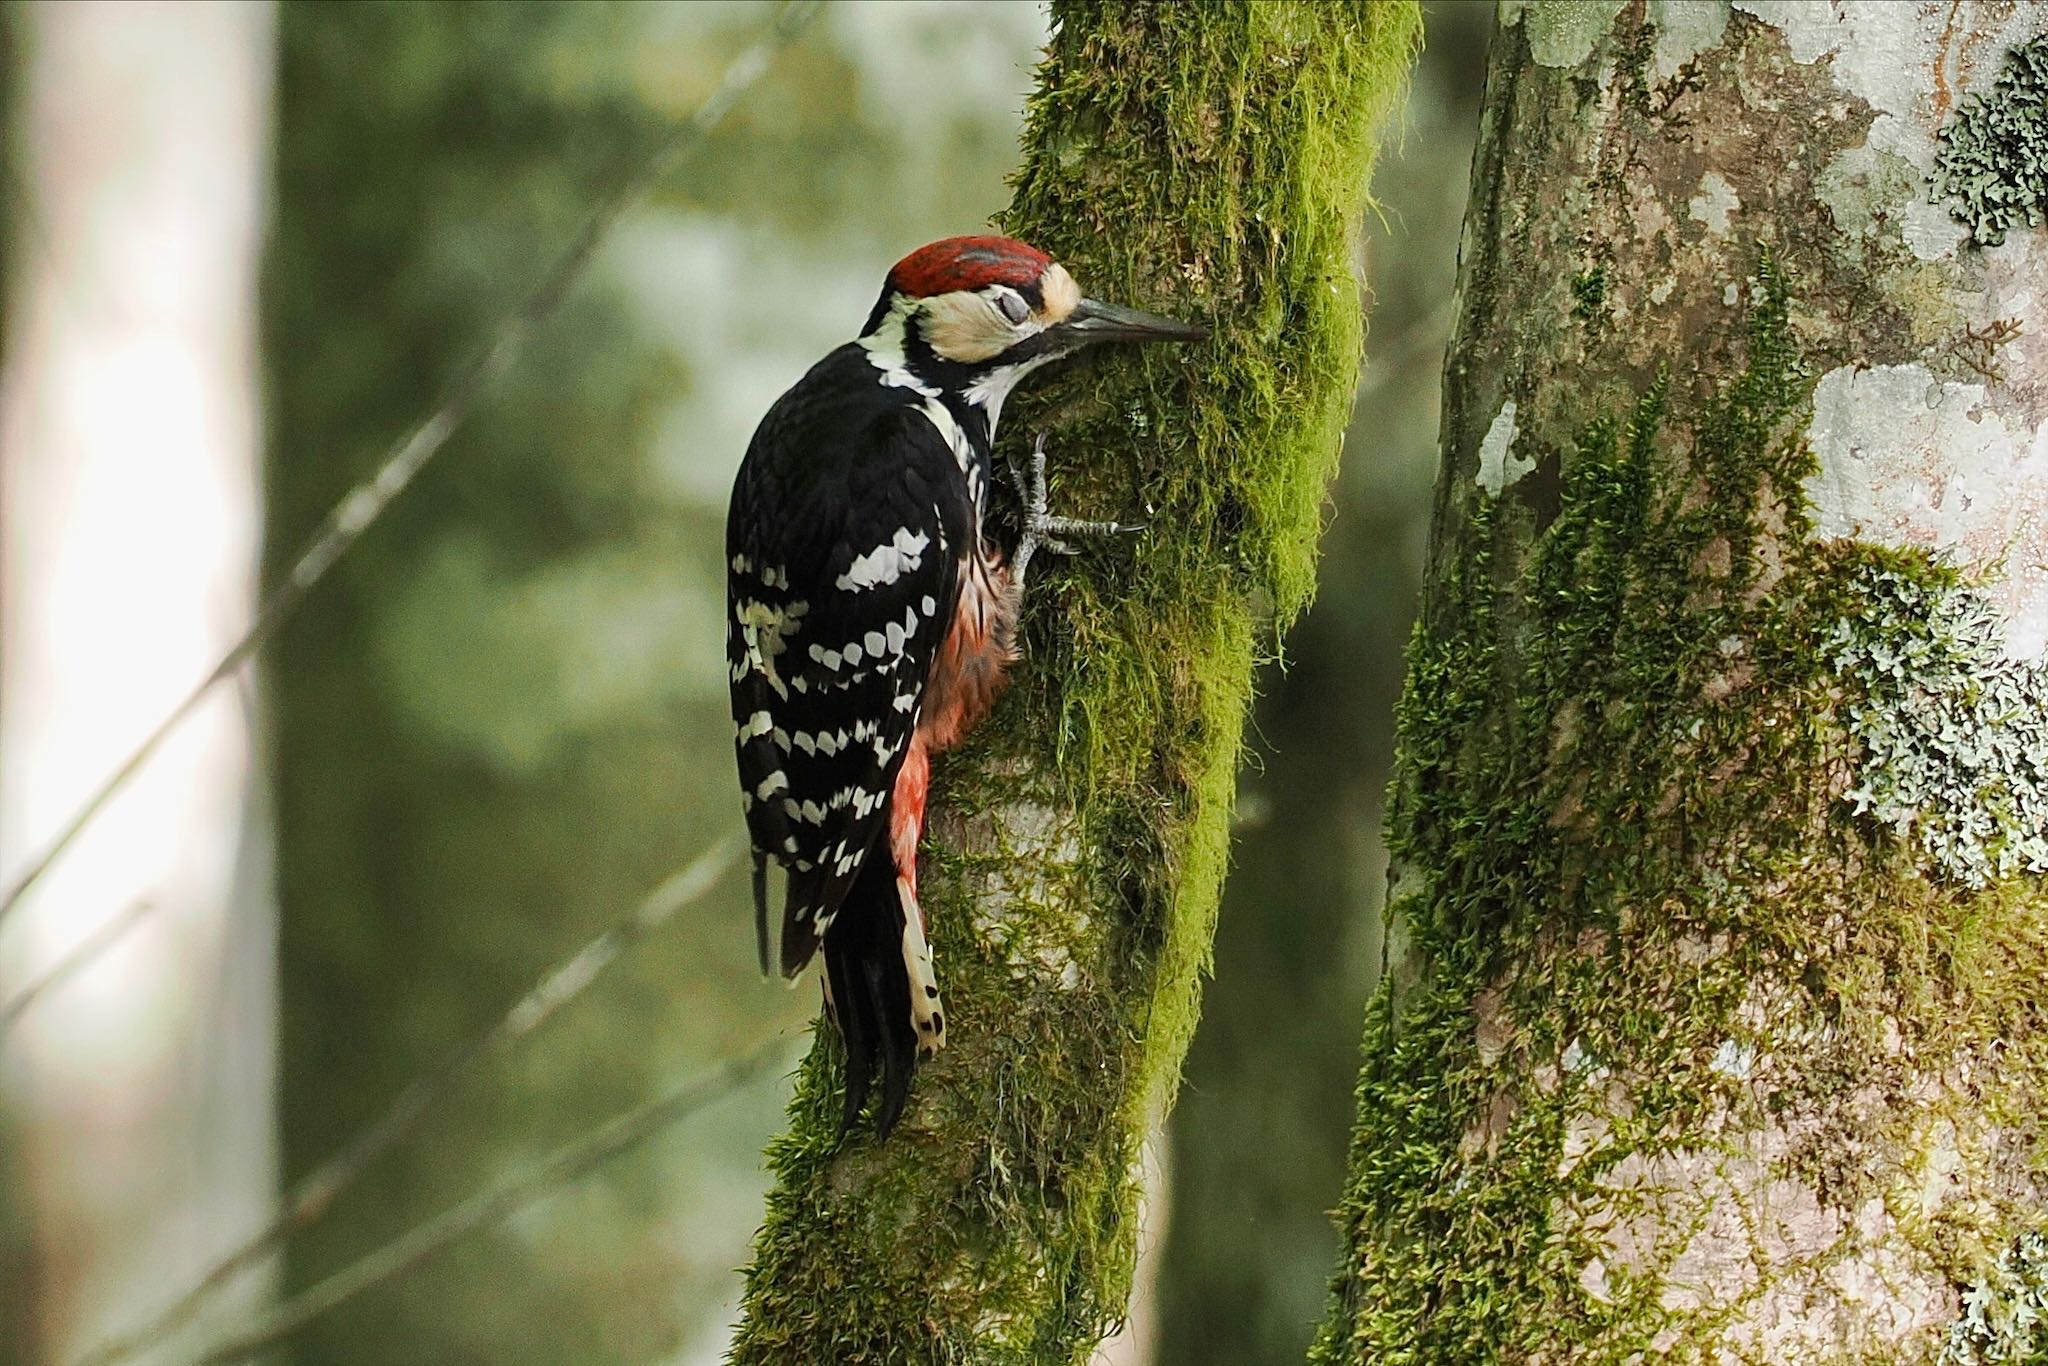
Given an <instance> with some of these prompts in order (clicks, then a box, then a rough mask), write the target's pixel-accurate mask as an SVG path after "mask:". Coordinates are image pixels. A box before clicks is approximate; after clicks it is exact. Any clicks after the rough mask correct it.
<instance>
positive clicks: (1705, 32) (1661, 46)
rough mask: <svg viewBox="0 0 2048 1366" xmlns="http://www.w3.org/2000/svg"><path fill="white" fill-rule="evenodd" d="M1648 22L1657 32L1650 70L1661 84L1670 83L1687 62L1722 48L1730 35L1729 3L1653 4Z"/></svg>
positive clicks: (1657, 0)
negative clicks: (1722, 43) (1666, 81)
mask: <svg viewBox="0 0 2048 1366" xmlns="http://www.w3.org/2000/svg"><path fill="white" fill-rule="evenodd" d="M1649 18H1650V23H1651V24H1652V25H1654V26H1655V28H1656V30H1657V46H1656V49H1655V51H1654V52H1653V53H1652V58H1651V69H1652V70H1653V71H1655V72H1656V75H1657V79H1658V80H1660V81H1662V80H1669V79H1670V78H1671V77H1672V76H1675V75H1677V74H1678V69H1679V68H1680V67H1682V66H1684V65H1685V64H1686V63H1687V62H1689V61H1691V60H1692V59H1693V58H1695V57H1697V56H1699V55H1700V54H1701V53H1702V52H1705V51H1707V50H1708V49H1709V48H1714V47H1719V46H1720V44H1721V36H1722V35H1723V34H1724V33H1726V32H1727V31H1728V0H1650V9H1649Z"/></svg>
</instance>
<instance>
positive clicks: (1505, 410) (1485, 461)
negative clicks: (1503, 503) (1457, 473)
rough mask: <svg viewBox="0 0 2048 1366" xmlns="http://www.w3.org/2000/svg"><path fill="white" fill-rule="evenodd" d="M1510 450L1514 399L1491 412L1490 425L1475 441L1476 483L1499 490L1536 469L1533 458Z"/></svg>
mask: <svg viewBox="0 0 2048 1366" xmlns="http://www.w3.org/2000/svg"><path fill="white" fill-rule="evenodd" d="M1514 449H1515V401H1514V400H1513V399H1509V400H1508V401H1507V402H1506V403H1503V404H1501V406H1500V411H1499V412H1498V413H1496V414H1494V418H1493V422H1492V424H1491V425H1489V426H1488V427H1487V429H1486V435H1485V437H1484V438H1482V439H1481V441H1480V442H1479V473H1478V475H1477V476H1476V477H1477V478H1478V481H1479V486H1480V487H1481V488H1483V489H1485V490H1486V491H1487V492H1488V493H1499V492H1500V491H1501V490H1502V489H1504V488H1506V487H1507V486H1508V485H1510V484H1513V483H1515V482H1517V481H1518V480H1520V479H1521V477H1522V476H1523V475H1525V474H1527V473H1528V472H1529V471H1530V470H1532V469H1535V468H1536V462H1535V461H1534V460H1531V459H1530V458H1529V457H1528V456H1526V455H1516V454H1515V453H1514Z"/></svg>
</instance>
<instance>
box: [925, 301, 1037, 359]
mask: <svg viewBox="0 0 2048 1366" xmlns="http://www.w3.org/2000/svg"><path fill="white" fill-rule="evenodd" d="M924 308H925V322H924V339H925V341H926V342H927V343H929V344H930V346H931V348H932V350H934V351H936V352H938V353H939V354H940V355H941V356H943V357H945V358H946V359H947V360H951V361H959V362H961V363H963V364H966V365H979V364H980V363H981V362H983V361H985V360H987V359H989V357H991V356H994V355H998V354H1000V353H1001V352H1002V351H1003V350H1004V349H1005V348H1007V347H1008V346H1010V345H1011V343H1013V342H1015V341H1016V340H1017V335H1018V334H1017V331H1016V329H1014V328H1012V327H1011V326H1010V325H1009V324H1008V323H1007V322H1005V321H1004V320H1003V319H1001V318H1000V317H998V316H996V314H995V312H994V311H993V310H992V309H990V308H989V306H988V301H987V300H986V299H983V298H982V297H981V296H980V295H978V294H965V293H963V294H942V295H940V296H939V297H938V298H936V299H929V300H926V302H925V306H924Z"/></svg>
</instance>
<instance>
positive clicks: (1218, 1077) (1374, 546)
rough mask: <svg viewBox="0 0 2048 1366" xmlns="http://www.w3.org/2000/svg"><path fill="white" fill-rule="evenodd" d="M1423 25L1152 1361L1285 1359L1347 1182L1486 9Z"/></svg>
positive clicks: (1252, 764)
mask: <svg viewBox="0 0 2048 1366" xmlns="http://www.w3.org/2000/svg"><path fill="white" fill-rule="evenodd" d="M1423 23H1424V36H1423V51H1422V56H1421V58H1420V60H1419V61H1418V62H1417V63H1416V67H1415V74H1414V79H1413V82H1412V89H1411V91H1410V93H1409V95H1408V97H1407V99H1406V100H1405V101H1404V102H1403V105H1402V110H1401V132H1402V136H1401V140H1400V143H1399V145H1398V148H1396V147H1392V146H1390V147H1389V148H1388V149H1387V156H1386V157H1385V158H1383V159H1382V161H1381V163H1380V164H1379V166H1377V167H1376V168H1375V169H1374V171H1373V196H1374V198H1375V199H1376V200H1378V201H1379V203H1380V205H1381V209H1382V212H1381V213H1377V214H1374V215H1371V216H1370V217H1369V218H1368V220H1367V224H1366V228H1367V232H1366V251H1365V259H1366V263H1367V275H1368V278H1369V279H1370V280H1371V282H1372V284H1371V294H1372V303H1371V308H1370V309H1369V310H1368V332H1367V336H1366V373H1365V377H1364V380H1363V382H1362V383H1361V385H1360V388H1359V396H1358V397H1357V398H1356V399H1354V401H1353V406H1352V413H1351V426H1350V429H1349V430H1348V431H1347V432H1346V434H1345V449H1346V451H1348V452H1349V453H1350V458H1348V459H1346V460H1345V462H1344V468H1343V469H1342V470H1341V471H1340V472H1339V473H1338V476H1337V482H1336V485H1335V487H1334V489H1333V490H1332V498H1331V504H1332V506H1331V511H1330V515H1329V517H1328V524H1329V525H1328V530H1327V531H1326V532H1325V533H1324V536H1323V558H1322V563H1321V566H1320V572H1319V578H1320V580H1321V582H1322V584H1323V588H1322V591H1321V592H1320V593H1319V594H1318V595H1317V597H1316V601H1315V605H1314V606H1313V607H1312V608H1310V609H1309V611H1308V613H1307V614H1306V615H1305V616H1304V617H1303V618H1302V620H1301V623H1300V625H1298V626H1296V627H1295V628H1294V630H1293V631H1292V632H1290V633H1289V634H1288V637H1287V658H1286V662H1285V665H1284V667H1283V666H1280V665H1278V664H1275V665H1269V666H1267V667H1266V668H1264V669H1262V670H1261V671H1260V674H1261V676H1260V679H1259V686H1258V692H1259V697H1258V701H1257V703H1256V705H1255V709H1254V712H1253V722H1252V729H1251V734H1252V737H1253V745H1254V746H1255V747H1256V753H1255V755H1253V756H1248V758H1247V762H1246V763H1245V764H1244V766H1243V767H1242V769H1241V770H1240V774H1239V784H1240V786H1239V801H1238V812H1237V818H1238V822H1239V826H1238V833H1237V838H1236V850H1235V852H1234V855H1233V857H1232V860H1231V869H1230V882H1229V885H1228V886H1227V887H1226V888H1225V889H1224V894H1223V909H1222V914H1221V915H1220V916H1219V917H1218V921H1217V926H1216V961H1217V962H1218V963H1219V964H1221V965H1223V966H1222V967H1220V968H1219V970H1218V972H1217V974H1216V980H1215V981H1214V982H1212V983H1211V984H1210V985H1209V988H1208V990H1207V991H1206V992H1205V993H1204V994H1203V999H1202V1023H1201V1026H1200V1027H1199V1028H1198V1029H1197V1030H1196V1031H1195V1041H1194V1045H1193V1047H1192V1048H1191V1049H1190V1050H1189V1053H1188V1062H1187V1082H1186V1085H1185V1086H1184V1087H1183V1090H1182V1095H1181V1097H1180V1100H1179V1102H1178V1103H1177V1104H1176V1105H1175V1107H1174V1112H1173V1122H1172V1126H1171V1127H1172V1135H1173V1149H1172V1154H1173V1161H1172V1163H1171V1170H1172V1173H1173V1217H1172V1220H1171V1221H1170V1226H1169V1229H1168V1233H1167V1244H1168V1248H1167V1252H1166V1258H1165V1263H1166V1264H1165V1268H1164V1270H1163V1273H1162V1277H1161V1292H1160V1304H1159V1306H1158V1313H1157V1318H1158V1322H1159V1331H1160V1346H1159V1353H1160V1354H1159V1356H1158V1358H1157V1359H1158V1360H1159V1361H1160V1362H1162V1363H1165V1362H1174V1363H1190V1366H1195V1364H1197V1363H1218V1364H1219V1366H1221V1364H1223V1363H1239V1362H1246V1363H1251V1362H1279V1361H1299V1360H1300V1359H1301V1357H1302V1355H1303V1353H1304V1352H1305V1351H1306V1350H1307V1348H1308V1345H1309V1342H1310V1340H1311V1339H1312V1338H1313V1337H1314V1335H1315V1330H1316V1321H1317V1319H1318V1318H1319V1317H1320V1315H1321V1312H1322V1306H1323V1298H1324V1293H1325V1292H1324V1286H1323V1278H1324V1277H1325V1276H1326V1275H1327V1273H1328V1271H1329V1268H1330V1265H1331V1263H1332V1262H1333V1261H1335V1260H1336V1256H1337V1230H1336V1229H1335V1228H1334V1227H1333V1226H1332V1224H1331V1222H1330V1216H1329V1207H1330V1192H1332V1191H1334V1190H1336V1189H1338V1188H1339V1187H1340V1186H1341V1185H1342V1184H1343V1180H1344V1153H1345V1146H1346V1140H1347V1138H1348V1136H1349V1134H1350V1129H1351V1116H1352V1109H1353V1107H1352V1098H1351V1087H1350V1083H1351V1081H1352V1079H1354V1078H1355V1077H1356V1076H1357V1075H1358V1038H1357V1028H1358V1020H1359V1018H1360V1016H1361V1014H1362V1013H1363V1011H1364V1008H1365V1002H1366V999H1367V997H1368V996H1369V995H1370V994H1371V992H1372V988H1373V985H1374V982H1375V981H1376V979H1377V977H1378V972H1377V967H1378V964H1379V960H1380V948H1381V945H1380V925H1381V916H1380V910H1381V893H1382V891H1383V889H1384V888H1385V886H1386V853H1385V848H1384V846H1383V844H1382V843H1381V842H1380V840H1379V838H1378V836H1379V831H1380V827H1381V824H1382V816H1383V807H1384V804H1385V798H1386V792H1387V782H1388V779H1389V777H1390V775H1391V772H1392V767H1393V758H1394V753H1393V751H1394V742H1393V729H1394V701H1395V698H1396V697H1397V696H1398V694H1399V692H1400V687H1401V663H1402V644H1403V642H1404V641H1406V640H1407V638H1408V635H1409V632H1410V631H1411V630H1412V629H1413V627H1414V624H1415V607H1416V603H1417V600H1418V598H1419V596H1420V592H1419V589H1420V579H1421V570H1422V554H1421V549H1422V543H1423V537H1424V534H1425V533H1426V531H1427V529H1428V526H1429V489H1430V484H1431V482H1432V476H1433V475H1434V473H1435V470H1436V434H1437V406H1438V405H1437V400H1438V394H1437V386H1436V384H1435V383H1434V381H1435V378H1436V375H1437V373H1438V371H1439V370H1440V369H1441V364H1442V358H1443V353H1444V343H1445V341H1446V340H1447V339H1448V337H1449V333H1450V315H1451V308H1450V304H1451V282H1452V279H1453V277H1454V275H1455V274H1456V257H1457V239H1458V224H1459V222H1460V221H1461V220H1462V219H1463V217H1464V207H1465V174H1464V172H1465V170H1466V168H1467V167H1469V166H1470V165H1471V162H1472V141H1473V134H1474V132H1475V130H1476V129H1477V128H1478V125H1479V91H1480V85H1481V80H1482V77H1483V75H1484V72H1485V61H1486V40H1487V37H1488V35H1489V34H1491V32H1492V31H1493V11H1492V9H1491V8H1490V7H1488V6H1485V5H1431V6H1427V7H1425V9H1424V12H1423ZM1275 1001H1285V1002H1286V1003H1287V1009H1286V1010H1285V1011H1279V1012H1276V1011H1275V1010H1274V1009H1273V1003H1274V1002H1275ZM1247 1153H1257V1154H1258V1155H1259V1160H1258V1161H1256V1162H1252V1161H1247V1160H1246V1156H1245V1155H1246V1154H1247Z"/></svg>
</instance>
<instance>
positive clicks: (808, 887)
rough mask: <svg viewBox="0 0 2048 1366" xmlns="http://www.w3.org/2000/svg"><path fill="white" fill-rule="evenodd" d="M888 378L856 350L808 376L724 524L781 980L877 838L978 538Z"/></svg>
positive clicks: (736, 693)
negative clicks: (775, 908)
mask: <svg viewBox="0 0 2048 1366" xmlns="http://www.w3.org/2000/svg"><path fill="white" fill-rule="evenodd" d="M883 381H884V374H883V372H882V371H880V370H878V369H876V368H875V366H874V365H873V364H872V363H871V362H870V361H869V359H868V356H867V353H866V352H865V351H864V350H863V349H862V348H861V347H859V346H858V345H855V344H849V345H847V346H842V347H840V348H839V349H838V350H836V351H834V352H832V353H831V354H830V355H828V356H827V357H825V359H823V360H822V361H820V362H819V363H818V364H817V365H815V366H813V367H812V369H811V370H810V372H809V373H808V374H806V375H805V376H804V377H803V379H801V380H799V381H798V382H797V383H796V385H795V386H793V387H792V388H791V389H790V390H789V391H788V392H787V393H785V394H784V395H783V396H782V397H781V398H780V399H778V400H777V401H776V403H775V405H774V406H773V407H772V408H770V409H769V411H768V414H767V416H766V417H765V418H763V419H762V422H761V426H760V428H759V430H757V431H756V432H755V433H754V439H753V441H752V442H751V443H750V444H749V446H748V448H747V454H746V458H745V459H744V460H743V461H742V462H741V465H740V471H739V475H738V478H737V479H736V481H735V482H734V485H733V495H732V505H731V510H730V513H729V515H728V517H727V521H726V559H727V568H728V570H729V571H730V572H729V574H728V578H727V583H728V593H727V618H726V628H727V664H728V666H729V676H730V679H731V685H732V714H733V721H734V724H735V727H736V729H737V734H738V739H737V742H736V745H737V754H738V759H739V773H740V782H741V785H742V789H743V791H744V793H745V805H746V808H747V812H746V815H747V828H748V831H749V834H750V836H751V838H752V841H753V846H754V853H755V860H756V866H757V869H758V868H760V867H762V866H763V865H764V863H765V862H766V861H772V862H774V863H777V864H780V865H781V866H782V867H783V868H784V869H785V870H787V873H788V884H787V885H788V891H787V894H786V897H785V901H784V907H783V925H782V946H781V953H780V966H781V969H782V971H783V972H784V973H785V974H789V975H793V974H794V973H796V972H797V971H799V970H800V969H801V968H802V967H803V965H804V963H805V962H806V961H807V960H808V959H809V958H810V956H811V954H812V952H813V951H814V950H815V948H816V944H817V940H818V937H819V936H821V935H823V934H824V933H825V931H826V929H827V927H828V926H829V925H830V923H831V919H832V916H833V915H834V914H835V913H836V912H837V910H838V908H839V905H840V903H841V901H842V900H843V899H844V898H845V896H846V893H847V889H848V888H849V887H850V886H851V885H852V884H853V881H854V879H855V877H856V875H857V874H858V872H859V870H860V868H861V866H862V864H863V863H864V861H865V860H866V859H867V858H868V857H869V856H870V852H871V851H873V850H874V849H875V846H876V842H877V839H878V837H879V836H881V835H882V834H883V832H884V831H885V830H886V828H887V812H888V798H889V795H890V792H891V790H892V788H893V786H894V784H895V781H896V774H897V770H898V769H899V768H900V767H901V766H902V763H903V758H904V754H905V751H906V749H907V747H908V745H909V742H910V737H911V734H912V732H913V730H914V729H915V727H916V724H917V720H918V716H919V707H920V702H921V698H922V696H923V692H924V686H925V683H926V681H927V679H928V678H929V676H930V673H931V669H932V663H933V660H934V658H935V656H936V654H937V652H938V649H939V646H940V644H941V642H942V641H943V640H944V638H945V633H946V631H947V630H948V629H949V628H950V626H951V623H952V619H953V612H954V607H955V600H956V597H957V593H958V566H959V561H960V557H961V555H962V553H963V552H964V551H965V549H966V548H967V547H968V543H969V538H970V537H971V536H973V535H974V534H975V532H974V529H973V511H972V508H971V506H970V503H969V500H968V495H967V486H966V479H965V475H964V472H963V469H962V459H963V457H962V456H961V455H959V454H956V452H955V450H954V448H953V446H952V444H951V443H949V441H948V440H947V438H946V437H945V436H944V435H942V434H941V432H940V429H939V427H938V425H936V424H935V423H934V421H933V419H932V418H931V417H930V416H928V415H927V414H926V412H925V411H924V410H923V406H922V405H924V404H925V403H927V402H932V403H936V402H938V400H936V399H927V398H926V396H925V395H923V394H920V393H919V392H918V391H917V390H916V389H914V388H910V387H906V386H903V385H896V384H887V383H884V382H883ZM877 856H879V857H886V856H887V855H886V852H882V853H879V854H878V855H877ZM756 888H757V910H758V911H759V913H760V914H761V916H762V926H761V942H762V959H763V967H764V969H765V967H766V965H767V960H768V952H767V928H766V906H765V903H764V902H763V901H762V900H761V880H760V879H758V878H757V882H756Z"/></svg>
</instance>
